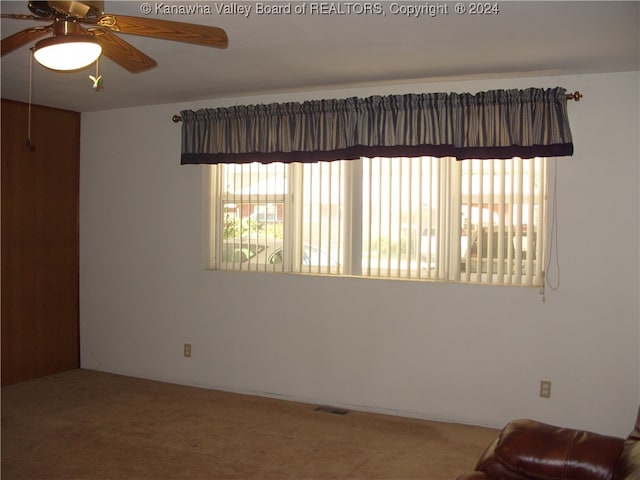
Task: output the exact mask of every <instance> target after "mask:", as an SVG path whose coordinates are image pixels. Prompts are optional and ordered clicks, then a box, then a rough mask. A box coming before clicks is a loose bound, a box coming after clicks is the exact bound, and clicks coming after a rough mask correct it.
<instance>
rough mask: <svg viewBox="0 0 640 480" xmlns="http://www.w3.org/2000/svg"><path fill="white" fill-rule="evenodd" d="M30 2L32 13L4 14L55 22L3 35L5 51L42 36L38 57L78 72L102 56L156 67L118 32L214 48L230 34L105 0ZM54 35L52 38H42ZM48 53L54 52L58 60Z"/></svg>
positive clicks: (135, 68)
mask: <svg viewBox="0 0 640 480" xmlns="http://www.w3.org/2000/svg"><path fill="white" fill-rule="evenodd" d="M28 6H29V10H30V11H31V12H32V13H33V15H28V14H11V13H2V14H1V17H2V18H10V19H16V20H36V21H47V22H52V23H50V24H49V25H46V26H34V27H30V28H26V29H24V30H22V31H20V32H18V33H15V34H13V35H11V36H9V37H7V38H4V39H2V42H1V46H0V51H1V55H2V56H5V55H7V54H8V53H11V52H13V51H14V50H16V49H18V48H20V47H22V46H24V45H27V44H29V43H31V42H33V41H35V40H38V39H40V40H39V41H38V42H37V43H36V44H35V46H34V47H33V54H34V57H35V58H36V60H37V61H38V62H40V63H42V64H43V65H44V66H45V67H48V68H51V69H53V70H62V71H70V70H78V69H81V68H84V67H86V66H88V65H90V64H92V63H93V62H95V60H96V59H97V58H98V57H99V56H100V55H101V54H104V56H106V57H107V58H109V59H111V60H113V61H114V62H115V63H117V64H118V65H120V66H121V67H123V68H125V69H126V70H128V71H129V72H132V73H139V72H144V71H146V70H149V69H152V68H154V67H155V66H156V65H157V63H156V61H155V60H154V59H152V58H151V57H149V56H147V55H146V54H144V53H143V52H141V51H140V50H138V49H137V48H135V47H134V46H133V45H131V44H129V43H128V42H126V41H124V40H122V39H121V38H120V37H119V36H118V35H116V34H120V33H124V34H131V35H141V36H145V37H152V38H160V39H164V40H172V41H176V42H184V43H191V44H195V45H202V46H206V47H214V48H226V47H227V45H228V39H227V34H226V32H225V31H224V30H223V29H221V28H218V27H210V26H206V25H197V24H193V23H183V22H174V21H168V20H159V19H156V18H144V17H133V16H127V15H116V14H110V13H104V2H102V1H61V2H57V1H30V2H28ZM50 33H51V34H52V36H50V37H46V38H44V39H41V37H44V36H45V35H48V34H50ZM83 52H85V53H83ZM49 55H56V58H57V60H56V61H55V62H57V63H55V62H54V61H52V60H51V59H50V58H49ZM83 55H86V58H85V57H84V56H83Z"/></svg>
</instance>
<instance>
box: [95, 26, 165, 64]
mask: <svg viewBox="0 0 640 480" xmlns="http://www.w3.org/2000/svg"><path fill="white" fill-rule="evenodd" d="M87 31H88V32H89V33H90V34H92V35H93V36H94V37H95V39H96V40H97V41H98V43H99V44H100V45H101V46H102V53H103V54H104V55H105V57H107V58H110V59H111V60H113V61H114V62H116V63H117V64H118V65H120V66H121V67H122V68H124V69H126V70H128V71H130V72H131V73H140V72H144V71H147V70H151V69H152V68H154V67H155V66H157V65H158V64H157V63H156V61H155V60H154V59H153V58H151V57H149V56H147V55H145V54H144V53H142V52H141V51H140V50H138V49H137V48H135V47H134V46H133V45H131V44H130V43H128V42H125V41H124V40H122V39H121V38H119V37H118V36H117V35H114V34H113V33H111V32H110V31H108V30H103V29H101V28H96V27H92V28H88V29H87Z"/></svg>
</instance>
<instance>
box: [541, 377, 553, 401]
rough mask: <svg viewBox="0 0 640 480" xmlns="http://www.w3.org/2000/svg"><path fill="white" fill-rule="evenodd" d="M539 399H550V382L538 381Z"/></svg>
mask: <svg viewBox="0 0 640 480" xmlns="http://www.w3.org/2000/svg"><path fill="white" fill-rule="evenodd" d="M540 398H551V382H550V381H549V380H540Z"/></svg>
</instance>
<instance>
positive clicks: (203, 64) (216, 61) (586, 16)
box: [0, 0, 640, 112]
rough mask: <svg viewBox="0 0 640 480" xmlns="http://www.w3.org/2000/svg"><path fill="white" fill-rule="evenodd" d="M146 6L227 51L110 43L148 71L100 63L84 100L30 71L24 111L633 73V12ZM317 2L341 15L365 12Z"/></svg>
mask: <svg viewBox="0 0 640 480" xmlns="http://www.w3.org/2000/svg"><path fill="white" fill-rule="evenodd" d="M143 3H144V2H132V1H126V2H123V1H106V2H105V10H106V11H107V13H112V14H122V15H133V16H144V15H143V14H142V12H141V4H143ZM147 3H149V4H150V5H151V7H152V9H153V10H155V9H156V5H157V6H162V5H165V6H166V5H169V6H171V5H190V6H192V7H195V8H196V9H200V10H201V11H202V12H203V14H200V15H166V14H162V13H160V12H158V13H152V14H151V15H149V16H150V17H157V18H162V19H165V20H175V21H181V22H189V23H198V24H206V25H215V26H218V27H222V28H224V29H225V30H226V32H227V34H228V36H229V48H227V49H225V50H220V49H213V48H206V47H200V46H195V45H189V44H182V43H177V42H170V41H165V40H157V39H150V38H144V37H138V36H132V35H121V38H123V39H125V40H127V41H128V42H130V43H131V44H133V45H134V46H135V47H137V48H138V49H140V50H142V51H143V52H145V53H146V54H147V55H149V56H151V57H152V58H154V59H155V60H156V61H157V62H158V66H157V67H156V68H155V69H153V70H150V71H148V72H145V73H139V74H132V73H129V72H127V71H126V70H124V69H122V68H120V67H119V66H117V65H115V64H114V63H112V62H111V61H110V60H109V59H104V60H101V61H100V73H101V74H102V75H103V77H104V89H103V90H102V91H100V92H95V91H93V89H92V88H91V81H90V80H89V78H88V76H89V75H90V74H95V67H89V68H88V69H87V70H84V71H81V72H75V73H54V72H51V71H48V70H46V69H44V68H43V67H40V66H39V65H38V64H37V63H35V62H34V71H33V97H32V101H33V102H34V103H37V104H41V105H49V106H53V107H58V108H64V109H69V110H74V111H80V112H85V111H96V110H105V109H111V108H120V107H128V106H137V105H148V104H165V103H177V102H188V101H196V100H199V99H208V98H215V97H232V96H238V95H247V94H256V93H267V92H269V93H271V92H278V91H294V90H300V89H318V88H322V89H326V88H336V87H343V86H359V85H375V84H383V83H386V84H389V83H414V82H421V81H429V80H443V79H464V78H486V77H500V78H508V77H522V76H539V75H544V76H549V75H567V74H581V73H601V72H613V71H632V70H640V37H639V31H640V28H639V25H640V2H638V1H623V2H610V1H586V2H578V1H569V2H553V1H546V2H527V1H499V2H490V4H491V5H493V4H495V5H497V6H498V9H499V11H498V12H497V13H494V14H491V15H471V14H469V13H466V14H457V13H455V11H454V9H455V5H456V3H463V4H464V5H465V6H466V7H467V9H468V8H469V7H470V5H471V4H472V3H474V4H477V2H466V1H465V2H425V1H422V2H416V1H398V2H390V1H383V2H380V4H381V9H382V11H383V14H376V15H358V14H355V13H351V14H348V13H345V14H341V13H337V14H310V13H309V11H310V10H311V8H314V7H315V6H316V5H317V4H319V3H321V2H317V1H293V2H291V4H292V5H293V7H296V6H298V8H305V9H306V10H307V13H306V14H304V15H297V14H295V13H291V14H283V15H266V14H262V15H259V14H257V13H256V8H257V6H258V5H257V3H258V2H234V1H204V0H202V1H200V0H193V1H191V0H190V1H186V2H177V1H165V2H159V1H158V2H156V1H150V2H147ZM262 3H263V4H267V3H268V4H280V5H286V4H288V3H290V2H288V1H280V2H273V1H270V2H269V1H265V2H262ZM323 3H325V4H328V5H329V6H330V7H335V8H336V9H337V10H339V11H342V12H347V9H348V8H358V9H359V8H361V7H364V6H365V5H370V4H372V3H374V2H359V1H349V2H347V1H344V2H323ZM393 4H396V5H400V6H407V5H431V6H432V7H431V8H437V9H438V12H437V13H439V14H438V15H437V16H433V17H430V16H428V15H427V16H422V17H419V18H415V17H413V18H412V17H408V16H405V15H402V14H396V13H394V11H393V7H392V5H393ZM222 5H225V6H227V7H233V6H238V5H242V6H251V7H252V10H251V14H250V15H249V16H248V17H245V16H243V15H240V14H235V15H234V14H219V13H218V12H217V8H218V7H219V6H222ZM300 5H305V6H304V7H300ZM350 6H351V7H350ZM445 7H446V10H447V12H446V13H445V12H444V11H443V10H444V9H445ZM0 9H1V10H2V13H30V12H29V11H28V9H27V2H26V1H20V2H13V1H11V2H10V1H2V2H0ZM207 9H209V10H211V14H207V13H206V10H207ZM33 25H43V23H42V22H35V21H30V20H29V21H25V20H13V19H2V23H1V35H2V38H5V37H7V36H8V35H11V34H13V33H15V32H17V31H19V30H22V29H24V28H27V27H30V26H33ZM29 56H30V55H29V50H28V47H26V46H25V47H23V48H21V49H19V50H17V51H15V52H12V53H10V54H8V55H6V56H5V57H3V58H2V60H1V73H2V83H1V90H2V97H3V98H9V99H14V100H20V101H25V102H26V101H27V100H28V94H29V87H28V85H29V81H28V80H29Z"/></svg>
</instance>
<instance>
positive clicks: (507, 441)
mask: <svg viewBox="0 0 640 480" xmlns="http://www.w3.org/2000/svg"><path fill="white" fill-rule="evenodd" d="M623 444H624V440H623V439H621V438H615V437H607V436H604V435H599V434H596V433H591V432H585V431H581V430H573V429H569V428H561V427H556V426H552V425H547V424H544V423H539V422H535V421H533V420H515V421H513V422H511V423H509V424H508V425H507V426H506V427H505V428H504V429H503V430H502V432H501V434H500V438H499V439H498V441H497V443H496V445H495V449H494V451H493V455H494V456H495V459H496V460H497V461H498V462H499V463H500V464H502V466H504V467H506V468H507V469H508V470H509V471H512V472H514V473H515V474H516V475H521V477H520V476H517V477H513V478H529V477H533V478H550V479H571V480H611V479H612V478H613V475H614V471H615V469H616V464H617V463H618V459H619V457H620V454H621V452H622V447H623ZM480 470H483V471H486V470H485V469H484V468H480ZM492 478H493V477H492ZM498 478H499V477H498ZM505 478H511V477H505Z"/></svg>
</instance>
